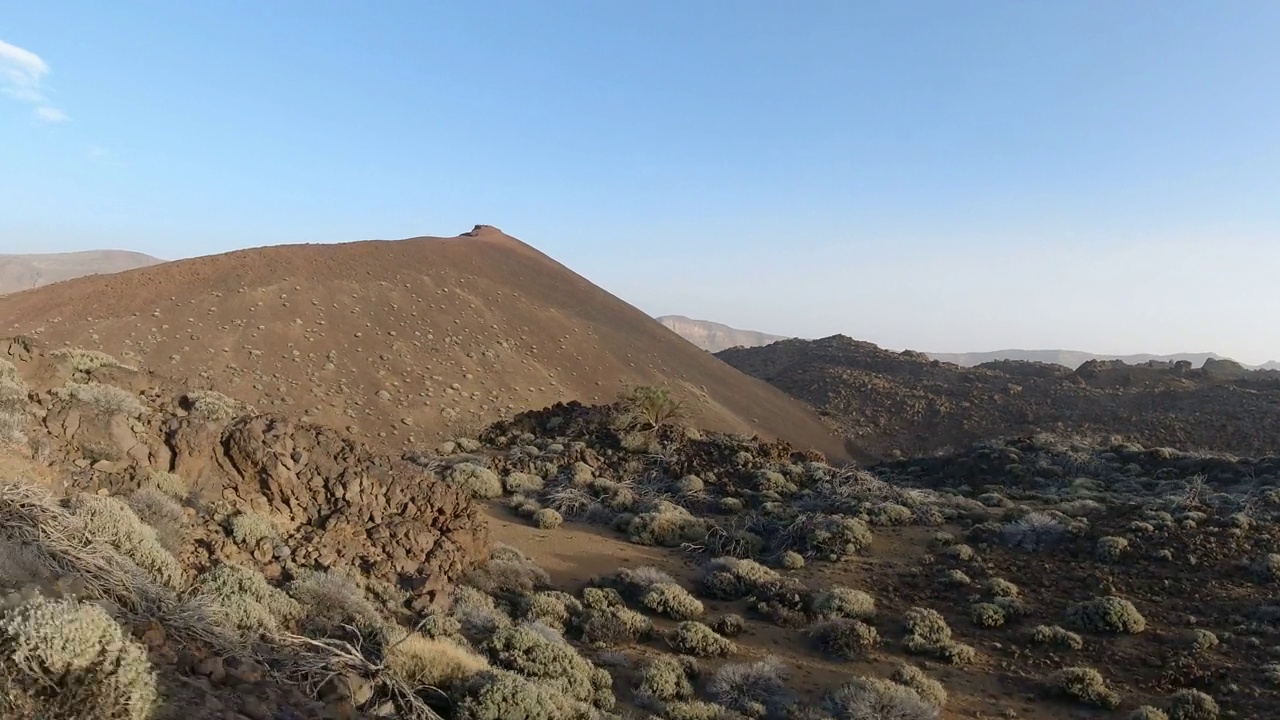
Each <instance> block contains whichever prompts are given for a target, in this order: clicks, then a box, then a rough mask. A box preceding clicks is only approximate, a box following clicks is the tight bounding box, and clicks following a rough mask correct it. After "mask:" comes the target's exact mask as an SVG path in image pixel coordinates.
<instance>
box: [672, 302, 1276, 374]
mask: <svg viewBox="0 0 1280 720" xmlns="http://www.w3.org/2000/svg"><path fill="white" fill-rule="evenodd" d="M655 319H656V320H657V321H658V322H660V323H662V324H663V325H666V326H667V327H668V328H670V329H671V330H673V331H675V332H676V334H678V335H680V336H681V337H683V338H684V339H685V340H688V341H689V342H691V343H693V344H694V345H697V346H698V347H700V348H702V349H703V350H707V351H709V352H713V353H718V352H720V351H721V350H728V349H729V348H733V347H746V348H752V347H762V346H764V345H772V344H773V343H775V342H778V341H779V340H792V339H801V340H807V339H811V338H799V337H798V336H795V335H770V334H768V333H762V332H758V331H755V330H742V329H740V328H735V327H730V326H729V325H725V324H723V323H718V322H712V321H710V320H694V319H692V318H688V317H685V316H684V315H662V316H659V317H657V318H655ZM923 354H924V355H926V356H928V357H929V359H931V360H938V361H939V362H946V363H951V364H953V365H959V366H960V367H977V366H978V365H983V364H985V363H989V362H999V361H1001V360H1015V361H1024V362H1042V363H1050V364H1053V365H1062V366H1063V367H1066V368H1070V369H1072V370H1075V369H1076V368H1078V367H1080V366H1081V365H1083V364H1085V363H1087V362H1089V361H1090V360H1119V361H1121V362H1123V363H1125V364H1127V365H1141V364H1143V363H1146V362H1179V361H1182V360H1185V361H1187V362H1189V363H1191V366H1192V367H1196V368H1199V367H1203V366H1204V364H1205V361H1207V360H1232V358H1229V357H1227V356H1225V355H1219V354H1218V353H1214V352H1199V353H1173V354H1171V355H1157V354H1152V353H1135V354H1131V355H1118V354H1117V355H1108V354H1106V353H1091V352H1085V351H1083V350H1021V349H1017V348H1010V349H1006V350H991V351H988V352H969V353H941V352H924V353H923ZM1233 362H1239V361H1234V360H1233ZM1240 365H1241V366H1242V367H1245V368H1248V369H1250V370H1280V361H1277V360H1271V361H1269V362H1266V363H1263V364H1262V365H1250V364H1248V363H1240Z"/></svg>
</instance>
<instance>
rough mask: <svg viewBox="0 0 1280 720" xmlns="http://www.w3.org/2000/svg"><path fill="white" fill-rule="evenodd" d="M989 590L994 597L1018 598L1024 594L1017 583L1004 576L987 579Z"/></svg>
mask: <svg viewBox="0 0 1280 720" xmlns="http://www.w3.org/2000/svg"><path fill="white" fill-rule="evenodd" d="M986 588H987V592H989V593H991V595H992V596H993V597H998V598H1016V597H1018V596H1019V595H1021V594H1022V591H1021V590H1019V589H1018V586H1017V585H1014V584H1013V583H1011V582H1009V581H1008V580H1005V579H1004V578H992V579H990V580H988V581H987V584H986Z"/></svg>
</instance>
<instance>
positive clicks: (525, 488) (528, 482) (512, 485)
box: [502, 472, 543, 493]
mask: <svg viewBox="0 0 1280 720" xmlns="http://www.w3.org/2000/svg"><path fill="white" fill-rule="evenodd" d="M542 486H543V481H542V478H541V477H539V476H537V475H531V474H529V473H522V472H513V473H509V474H508V475H507V476H506V477H505V478H503V480H502V487H503V488H504V489H505V490H506V491H507V492H509V493H536V492H539V491H541V490H542Z"/></svg>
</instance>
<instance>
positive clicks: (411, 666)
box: [383, 627, 489, 689]
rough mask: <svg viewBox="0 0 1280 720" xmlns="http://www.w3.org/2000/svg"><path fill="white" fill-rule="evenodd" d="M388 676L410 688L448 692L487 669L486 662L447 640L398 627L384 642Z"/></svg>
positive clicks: (384, 658) (472, 652)
mask: <svg viewBox="0 0 1280 720" xmlns="http://www.w3.org/2000/svg"><path fill="white" fill-rule="evenodd" d="M384 644H385V646H386V648H387V649H386V651H385V653H384V656H383V662H384V663H385V665H386V668H387V672H388V673H390V674H391V676H392V677H394V678H396V679H398V680H400V681H401V682H403V683H405V684H406V685H408V686H409V687H411V688H414V689H417V688H423V687H433V688H441V689H444V688H448V687H450V686H452V685H454V684H455V683H458V682H460V681H464V680H467V679H469V678H472V677H474V676H476V675H478V674H479V673H482V672H484V671H486V670H488V669H489V662H488V661H487V660H485V659H484V658H483V657H481V656H480V655H478V654H476V653H475V652H474V651H472V650H469V649H467V648H465V647H463V646H462V645H459V644H458V643H457V642H455V641H453V640H451V639H449V638H429V637H424V636H422V635H420V634H418V633H416V632H414V633H407V632H405V631H404V630H402V629H401V628H399V627H397V628H395V629H394V631H393V632H392V633H391V634H390V635H389V636H388V637H387V638H386V639H385V640H384Z"/></svg>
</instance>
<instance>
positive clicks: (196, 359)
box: [0, 227, 845, 460]
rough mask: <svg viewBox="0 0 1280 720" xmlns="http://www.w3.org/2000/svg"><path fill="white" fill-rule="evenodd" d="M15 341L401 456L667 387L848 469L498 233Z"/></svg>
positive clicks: (78, 314) (146, 282)
mask: <svg viewBox="0 0 1280 720" xmlns="http://www.w3.org/2000/svg"><path fill="white" fill-rule="evenodd" d="M0 329H3V330H4V331H5V332H7V333H12V334H18V333H23V334H32V335H36V336H38V337H39V338H40V339H42V340H43V341H44V342H46V343H48V344H50V345H53V346H55V347H56V346H63V345H66V346H74V347H83V348H88V349H96V350H102V351H105V352H108V353H110V354H112V355H115V356H116V357H118V358H120V359H122V360H124V361H127V362H137V363H139V364H142V365H145V366H147V367H149V368H151V369H153V370H157V371H159V372H162V373H165V374H168V375H171V376H173V377H175V378H181V379H185V380H186V382H187V385H188V386H189V387H194V388H210V389H216V390H218V391H219V392H222V393H225V394H227V395H231V396H233V397H235V398H238V399H241V400H244V401H247V402H250V403H253V404H255V405H257V406H258V407H259V408H260V409H264V410H266V409H273V408H275V409H279V410H284V409H291V410H293V411H295V412H299V414H303V415H305V416H306V417H307V418H308V419H311V420H315V421H319V422H321V423H325V424H329V425H333V426H337V427H349V428H354V429H355V431H356V432H357V433H358V434H359V435H361V436H363V437H364V438H365V439H367V440H370V441H371V442H373V443H375V444H380V445H386V446H389V447H394V448H396V449H400V448H403V446H404V445H405V444H406V443H417V444H421V443H429V442H436V441H439V440H441V439H444V438H447V437H450V436H455V435H457V434H461V433H466V432H469V431H474V430H475V429H477V428H478V427H480V426H481V425H482V424H484V423H487V422H488V421H492V420H494V419H496V418H498V417H499V416H500V415H502V414H508V413H511V412H515V411H520V410H526V409H529V408H534V407H542V406H545V405H548V404H551V403H554V402H557V401H561V400H571V399H576V400H584V401H595V400H599V401H608V400H611V399H612V398H613V397H614V396H615V395H616V394H617V393H618V391H619V390H620V389H622V388H623V387H624V386H625V385H627V384H657V383H663V384H668V385H670V386H672V387H673V389H674V390H675V391H676V393H677V394H678V395H680V396H682V397H684V398H686V399H688V400H690V401H691V402H692V403H693V404H694V406H695V408H696V411H695V417H694V420H695V421H696V423H697V424H699V425H701V426H704V427H708V428H711V429H719V430H726V431H732V432H742V433H748V434H752V433H759V434H761V435H764V436H768V437H781V438H784V439H786V440H788V441H790V442H792V443H794V444H796V445H798V446H800V447H812V448H816V449H818V450H820V451H822V452H824V453H826V454H827V456H828V457H829V458H832V459H833V460H839V459H841V458H842V457H843V456H844V455H845V453H844V447H843V444H842V442H841V440H840V439H839V438H838V436H837V435H836V434H835V433H833V432H832V431H831V430H830V429H829V428H827V427H826V426H824V424H823V423H822V422H821V421H820V420H819V419H818V418H817V416H816V415H814V414H813V413H812V412H811V411H810V410H808V409H807V408H805V407H804V406H803V405H802V404H801V403H799V402H798V401H796V400H793V399H792V398H790V397H788V396H787V395H786V394H784V393H783V392H782V391H780V390H778V389H776V388H774V387H772V386H770V385H768V384H767V383H765V382H763V381H760V380H757V379H755V378H752V377H748V376H747V375H744V374H742V373H740V372H738V371H736V370H734V369H733V368H730V367H729V366H727V365H725V364H724V363H722V362H720V361H719V360H717V359H715V358H714V357H712V356H711V355H709V354H707V353H705V352H703V351H701V350H699V349H698V348H696V347H695V346H693V345H691V344H690V343H688V342H686V341H684V340H683V339H681V338H680V337H679V336H677V335H676V334H675V333H673V332H671V331H670V330H667V329H666V328H665V327H663V326H662V325H660V324H659V323H657V322H656V321H654V320H653V319H651V318H650V317H648V316H647V315H645V314H644V313H642V312H641V311H639V310H637V309H636V308H634V307H632V306H630V305H628V304H626V303H624V302H622V301H621V300H619V299H618V298H616V297H614V296H612V295H610V294H608V293H606V292H605V291H603V290H601V289H600V288H598V287H596V286H595V285H592V284H591V283H590V282H588V281H587V280H585V279H583V278H582V277H580V276H578V275H576V274H574V273H573V272H571V271H570V270H568V269H567V268H565V267H564V266H563V265H560V264H559V263H556V262H555V261H553V260H551V259H550V258H548V257H546V256H545V255H543V254H541V253H539V252H538V251H536V250H534V249H533V248H531V247H529V246H527V245H525V244H523V243H521V242H519V241H518V240H515V239H513V238H511V237H508V236H507V235H504V234H503V233H501V232H500V231H498V230H496V229H493V228H488V227H478V228H477V229H476V230H474V231H472V232H471V233H467V234H465V235H463V236H458V237H456V238H430V237H423V238H414V239H409V240H400V241H394V242H392V241H369V242H358V243H348V244H342V245H294V246H278V247H268V248H259V249H253V250H243V251H238V252H233V253H228V254H225V255H217V256H211V257H203V258H196V259H192V260H183V261H177V262H172V263H165V264H162V265H157V266H152V267H147V268H141V269H137V270H132V271H129V272H124V273H120V274H116V275H100V276H91V277H82V278H78V279H75V280H70V281H67V282H63V283H58V284H56V285H51V286H47V287H42V288H37V289H35V290H30V291H26V292H21V293H17V294H14V295H10V296H6V297H3V298H0ZM380 392H381V393H383V395H382V396H381V397H380V396H379V393H380ZM380 441H381V442H380Z"/></svg>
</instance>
